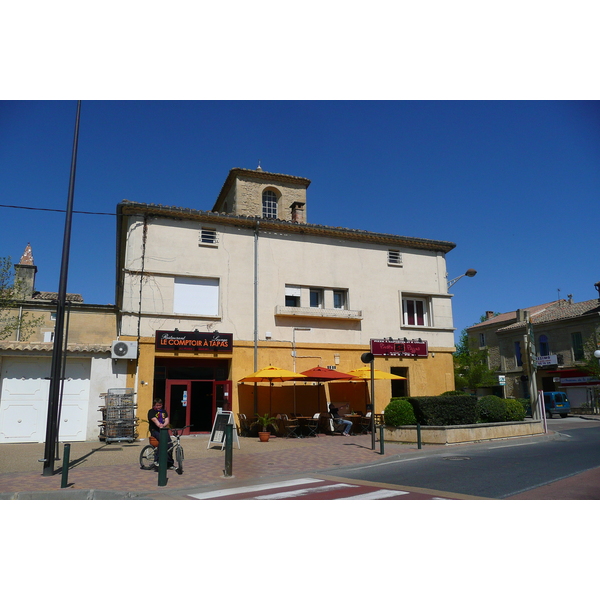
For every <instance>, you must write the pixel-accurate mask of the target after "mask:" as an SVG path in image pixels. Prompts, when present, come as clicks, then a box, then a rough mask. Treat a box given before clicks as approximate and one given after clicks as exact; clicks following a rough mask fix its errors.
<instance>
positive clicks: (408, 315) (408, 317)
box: [403, 298, 429, 327]
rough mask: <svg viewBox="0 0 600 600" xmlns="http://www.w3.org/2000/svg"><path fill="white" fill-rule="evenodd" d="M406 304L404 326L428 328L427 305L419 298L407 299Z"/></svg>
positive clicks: (404, 301)
mask: <svg viewBox="0 0 600 600" xmlns="http://www.w3.org/2000/svg"><path fill="white" fill-rule="evenodd" d="M403 303H404V325H410V326H416V327H426V326H427V325H429V323H428V319H427V304H426V302H425V300H421V299H419V298H405V299H404V300H403Z"/></svg>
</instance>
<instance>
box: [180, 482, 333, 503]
mask: <svg viewBox="0 0 600 600" xmlns="http://www.w3.org/2000/svg"><path fill="white" fill-rule="evenodd" d="M322 481H323V480H322V479H313V478H311V477H305V478H303V479H291V480H289V481H280V482H277V483H259V484H257V485H246V486H242V487H237V488H229V489H224V490H214V491H212V492H203V493H201V494H190V497H192V498H197V499H198V500H210V499H211V498H224V497H225V496H232V495H234V494H248V493H252V492H262V491H263V490H271V489H273V488H282V487H293V486H295V485H306V484H309V483H321V482H322Z"/></svg>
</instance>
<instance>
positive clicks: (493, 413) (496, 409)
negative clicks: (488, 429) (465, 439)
mask: <svg viewBox="0 0 600 600" xmlns="http://www.w3.org/2000/svg"><path fill="white" fill-rule="evenodd" d="M504 421H506V402H505V400H504V399H503V398H500V397H498V396H482V397H481V398H478V400H477V422H478V423H502V422H504Z"/></svg>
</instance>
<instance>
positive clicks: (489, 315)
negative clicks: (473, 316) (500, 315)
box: [485, 310, 494, 321]
mask: <svg viewBox="0 0 600 600" xmlns="http://www.w3.org/2000/svg"><path fill="white" fill-rule="evenodd" d="M493 318H494V311H493V310H486V311H485V320H486V321H489V320H490V319H493Z"/></svg>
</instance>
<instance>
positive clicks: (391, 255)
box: [388, 250, 402, 267]
mask: <svg viewBox="0 0 600 600" xmlns="http://www.w3.org/2000/svg"><path fill="white" fill-rule="evenodd" d="M388 265H391V266H394V267H401V266H402V252H400V250H388Z"/></svg>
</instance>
